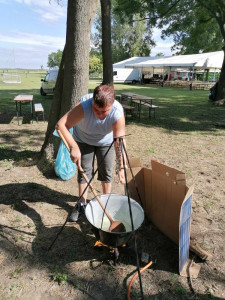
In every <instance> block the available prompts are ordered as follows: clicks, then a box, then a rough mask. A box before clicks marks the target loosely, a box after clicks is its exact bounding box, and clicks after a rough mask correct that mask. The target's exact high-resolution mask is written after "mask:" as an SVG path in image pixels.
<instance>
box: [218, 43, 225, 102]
mask: <svg viewBox="0 0 225 300" xmlns="http://www.w3.org/2000/svg"><path fill="white" fill-rule="evenodd" d="M223 52H224V58H223V65H222V69H221V72H220V78H219V81H218V86H217V92H216V101H217V100H221V99H225V46H224V47H223Z"/></svg>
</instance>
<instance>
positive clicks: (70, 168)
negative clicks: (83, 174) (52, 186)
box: [53, 129, 76, 180]
mask: <svg viewBox="0 0 225 300" xmlns="http://www.w3.org/2000/svg"><path fill="white" fill-rule="evenodd" d="M71 130H72V129H71ZM71 130H70V133H72V132H71ZM53 134H54V135H55V136H58V134H57V132H56V131H54V133H53ZM75 172H76V164H75V163H73V162H72V160H71V158H70V153H69V151H68V150H67V148H66V146H65V145H64V143H63V141H61V143H60V146H59V150H58V153H57V156H56V162H55V173H56V175H57V176H58V177H60V178H61V179H62V180H69V179H71V178H73V176H74V175H75Z"/></svg>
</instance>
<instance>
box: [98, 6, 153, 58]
mask: <svg viewBox="0 0 225 300" xmlns="http://www.w3.org/2000/svg"><path fill="white" fill-rule="evenodd" d="M114 2H115V1H112V25H111V36H112V59H113V63H115V62H118V61H121V60H124V59H127V58H129V57H133V56H149V55H150V52H151V49H150V47H151V45H154V41H153V40H152V38H151V37H152V31H151V28H150V27H149V26H148V24H147V22H146V21H145V20H140V18H141V17H140V15H139V14H136V15H134V16H133V17H132V18H129V17H126V16H124V18H123V19H121V17H120V14H119V13H117V11H116V10H114ZM94 25H95V29H96V32H95V34H94V35H93V36H92V39H93V41H94V44H95V46H96V47H98V49H99V50H100V49H101V43H102V40H101V35H102V27H101V12H100V10H99V9H98V10H97V13H96V18H95V22H94Z"/></svg>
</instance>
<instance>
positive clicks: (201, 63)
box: [125, 51, 224, 69]
mask: <svg viewBox="0 0 225 300" xmlns="http://www.w3.org/2000/svg"><path fill="white" fill-rule="evenodd" d="M223 58H224V52H223V51H217V52H208V53H201V54H190V55H175V56H170V57H166V58H165V57H163V58H159V59H154V60H152V59H151V60H147V61H145V62H139V63H126V64H125V67H126V68H142V69H143V68H149V67H150V68H152V67H181V68H186V67H188V68H200V69H212V68H216V69H221V68H222V64H223Z"/></svg>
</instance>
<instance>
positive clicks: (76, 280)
mask: <svg viewBox="0 0 225 300" xmlns="http://www.w3.org/2000/svg"><path fill="white" fill-rule="evenodd" d="M46 126H47V125H46V123H43V122H39V123H36V122H34V124H32V125H31V124H23V125H21V126H18V125H17V123H16V120H14V121H13V120H12V121H11V123H10V124H2V125H1V137H0V138H1V149H0V155H1V163H0V182H1V183H0V194H1V202H0V224H1V234H0V246H1V248H0V250H1V252H0V265H1V274H0V299H56V300H57V299H78V300H79V299H98V300H99V299H126V287H127V285H128V283H129V282H130V279H131V278H132V276H133V275H134V273H135V272H136V269H137V266H136V257H135V255H133V252H132V249H133V246H134V244H133V241H131V242H130V244H129V246H130V247H131V252H130V253H129V254H127V252H126V251H123V249H120V256H119V263H118V264H116V265H115V264H114V260H115V256H114V254H112V253H110V251H109V249H108V248H99V249H95V248H94V243H95V242H96V238H95V236H94V234H93V233H92V231H91V227H90V225H89V223H88V222H87V220H86V219H85V217H84V218H82V220H80V221H79V222H78V223H67V225H66V227H65V228H64V230H63V231H62V233H61V234H60V236H59V238H58V240H57V241H56V243H55V245H54V246H53V248H52V250H51V251H48V247H49V246H50V244H51V242H52V241H53V239H54V238H55V236H56V234H57V233H58V232H59V230H60V228H61V226H62V224H63V223H64V222H65V220H66V217H67V214H68V213H69V212H70V211H71V208H72V207H73V206H74V205H75V203H76V201H77V196H78V189H77V183H76V179H75V178H73V179H71V180H70V181H61V180H59V179H58V178H57V177H56V176H55V174H54V172H53V170H49V172H48V173H47V174H46V173H44V174H45V175H44V174H43V170H42V168H41V167H40V166H39V168H38V167H37V166H36V165H32V161H33V157H34V156H35V155H36V153H37V152H38V151H39V150H40V147H41V145H42V142H43V139H44V134H45V130H46ZM127 133H128V134H131V135H130V136H128V137H127V145H128V146H127V148H128V155H129V156H130V157H136V156H140V157H141V158H142V161H143V163H144V165H145V166H148V167H149V166H150V160H151V159H157V160H158V161H159V162H161V163H164V164H166V165H168V166H170V167H173V168H176V169H178V170H180V171H183V172H185V173H186V174H187V185H188V186H190V185H191V184H192V183H193V182H195V190H194V199H193V209H192V229H191V232H192V236H193V237H194V238H195V239H196V240H197V241H198V243H199V244H200V245H201V247H203V248H204V249H205V250H207V251H209V252H210V253H211V254H212V255H213V259H212V261H210V262H208V261H206V262H203V261H200V260H199V259H198V258H197V257H196V256H194V255H193V254H192V253H191V254H190V256H191V258H193V259H194V261H196V262H197V263H200V264H201V271H200V274H199V276H198V278H197V279H192V282H190V281H189V280H188V279H187V278H184V277H180V276H179V275H178V259H177V257H178V248H177V246H176V245H175V244H174V243H173V242H171V241H170V240H168V239H167V238H166V237H165V236H164V235H163V234H162V233H160V232H159V231H158V230H157V229H156V228H155V227H154V226H153V225H152V224H151V223H150V221H147V220H146V221H145V223H144V224H143V225H142V226H141V228H140V229H139V230H138V232H137V243H138V247H139V250H140V252H141V251H143V252H146V253H148V254H149V255H150V258H151V260H152V261H153V265H152V267H151V268H149V269H147V270H146V271H144V272H143V273H142V276H141V278H142V288H143V294H144V297H145V299H207V298H209V299H212V298H215V299H225V292H224V291H225V282H224V278H225V274H224V270H225V257H224V256H225V254H224V253H225V251H224V245H225V239H224V229H225V217H224V197H225V190H224V186H225V180H224V178H225V166H224V157H225V150H224V149H225V139H224V131H223V130H222V129H221V130H220V129H215V131H214V132H190V133H184V132H174V131H170V132H168V131H165V130H163V129H157V128H151V127H146V126H145V127H144V126H141V124H140V125H136V124H132V123H130V124H128V125H127ZM93 185H94V187H95V188H96V189H97V190H99V191H100V190H101V189H100V185H99V183H98V182H96V181H94V183H93ZM113 192H114V193H121V194H124V188H123V186H121V185H118V184H117V183H116V182H114V184H113ZM89 198H90V199H91V198H92V195H91V194H89ZM144 265H145V263H141V267H142V266H144ZM131 299H141V292H140V283H139V280H138V278H137V279H136V280H135V281H134V283H133V285H132V289H131Z"/></svg>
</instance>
